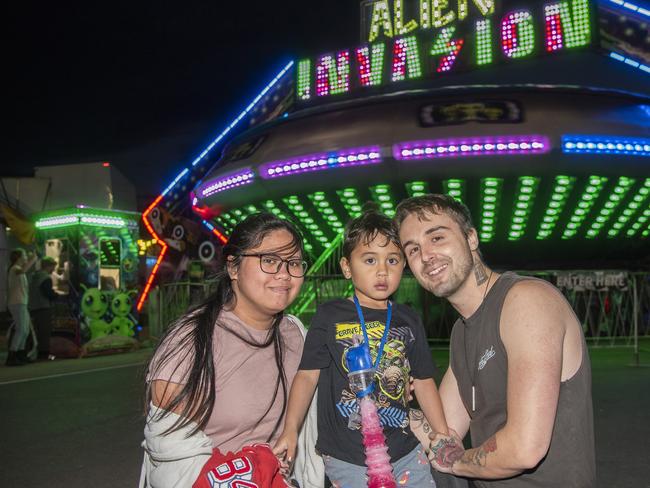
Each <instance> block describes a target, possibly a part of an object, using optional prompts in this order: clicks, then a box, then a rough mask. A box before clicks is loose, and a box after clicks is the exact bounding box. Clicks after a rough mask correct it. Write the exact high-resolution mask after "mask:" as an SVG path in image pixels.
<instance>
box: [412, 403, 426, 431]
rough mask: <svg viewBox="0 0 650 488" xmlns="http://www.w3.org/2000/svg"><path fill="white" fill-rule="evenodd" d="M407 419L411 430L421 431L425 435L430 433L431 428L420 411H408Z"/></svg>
mask: <svg viewBox="0 0 650 488" xmlns="http://www.w3.org/2000/svg"><path fill="white" fill-rule="evenodd" d="M409 417H410V422H411V429H422V431H423V432H424V433H425V434H428V433H429V432H431V426H430V425H429V422H427V419H426V418H425V417H424V413H422V411H421V410H417V409H414V408H412V409H411V410H410V411H409Z"/></svg>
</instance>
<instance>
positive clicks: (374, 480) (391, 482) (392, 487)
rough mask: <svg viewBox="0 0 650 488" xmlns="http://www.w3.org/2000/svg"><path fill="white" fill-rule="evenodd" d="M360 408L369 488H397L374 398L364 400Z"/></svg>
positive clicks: (360, 403)
mask: <svg viewBox="0 0 650 488" xmlns="http://www.w3.org/2000/svg"><path fill="white" fill-rule="evenodd" d="M359 408H360V410H361V433H362V434H363V445H364V447H365V452H366V466H368V488H396V486H397V484H396V483H395V478H393V468H392V466H391V465H390V456H389V455H388V447H387V446H386V438H385V437H384V432H383V430H382V427H381V423H380V422H379V415H378V414H377V407H376V406H375V402H374V401H373V399H372V396H371V395H370V396H366V397H364V398H362V399H361V401H360V402H359Z"/></svg>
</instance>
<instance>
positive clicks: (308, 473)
mask: <svg viewBox="0 0 650 488" xmlns="http://www.w3.org/2000/svg"><path fill="white" fill-rule="evenodd" d="M288 318H289V319H290V320H291V322H292V323H293V324H295V325H296V326H297V327H298V328H299V329H300V331H301V332H302V334H303V336H305V335H306V333H307V331H306V330H305V327H304V326H303V324H302V323H301V322H300V320H299V319H298V318H296V317H294V316H293V315H288ZM317 394H318V392H317V393H316V395H314V398H313V400H312V402H311V405H310V407H309V411H308V412H307V416H306V417H305V422H304V424H303V426H302V430H301V431H300V435H299V437H298V447H297V453H296V461H295V465H294V472H293V477H294V478H295V479H296V480H297V481H298V483H300V487H301V488H323V487H324V483H325V468H324V466H323V459H322V457H321V456H320V455H319V454H318V453H317V452H316V450H315V445H316V438H317V435H318V433H317V424H316V396H317ZM159 414H160V409H159V408H158V407H156V406H154V405H150V408H149V414H148V415H147V422H146V425H145V428H144V442H143V443H142V447H143V448H144V461H143V462H142V470H141V472H140V485H139V487H140V488H191V486H192V485H193V484H194V481H196V479H197V477H198V476H199V474H200V473H201V470H202V469H203V466H204V465H205V463H206V462H207V460H208V459H209V458H210V456H211V455H212V440H211V439H210V438H209V437H208V436H207V435H205V433H203V431H201V430H199V431H197V432H196V433H195V434H193V435H190V432H192V430H194V428H195V427H196V424H194V423H191V424H189V425H187V426H185V427H184V428H183V429H180V430H177V431H175V432H173V433H171V434H167V435H163V432H165V431H166V430H167V429H168V428H169V427H171V426H172V425H173V424H174V423H175V422H176V421H177V420H178V418H179V416H178V415H176V414H175V413H169V414H168V415H167V416H165V417H164V418H163V419H160V416H159Z"/></svg>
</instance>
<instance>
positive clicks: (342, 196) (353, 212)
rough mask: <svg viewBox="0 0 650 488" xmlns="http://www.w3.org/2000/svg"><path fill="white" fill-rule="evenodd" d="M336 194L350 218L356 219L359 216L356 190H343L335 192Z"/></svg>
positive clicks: (359, 208)
mask: <svg viewBox="0 0 650 488" xmlns="http://www.w3.org/2000/svg"><path fill="white" fill-rule="evenodd" d="M336 194H337V195H338V197H339V200H340V201H341V203H342V204H343V207H344V208H345V210H346V211H347V213H348V215H349V216H350V217H351V218H353V219H356V218H357V217H358V216H359V215H361V210H362V207H361V198H360V197H359V193H358V192H357V189H356V188H343V189H342V190H336Z"/></svg>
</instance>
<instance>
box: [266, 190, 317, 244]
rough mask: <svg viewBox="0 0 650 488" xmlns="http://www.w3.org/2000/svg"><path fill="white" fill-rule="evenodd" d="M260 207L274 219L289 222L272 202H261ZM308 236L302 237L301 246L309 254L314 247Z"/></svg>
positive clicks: (289, 219)
mask: <svg viewBox="0 0 650 488" xmlns="http://www.w3.org/2000/svg"><path fill="white" fill-rule="evenodd" d="M262 206H263V207H264V208H265V209H266V210H268V211H269V212H271V213H272V214H273V215H275V216H276V217H279V218H281V219H283V220H288V221H291V220H292V219H291V218H289V217H288V216H287V214H285V213H284V212H283V211H282V209H281V208H280V207H278V206H277V205H276V204H275V202H274V201H273V200H266V201H264V202H262ZM309 237H310V236H303V246H304V247H305V251H307V252H311V251H312V250H313V249H314V246H313V245H312V244H311V242H309V241H310V239H309Z"/></svg>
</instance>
